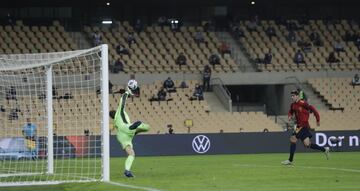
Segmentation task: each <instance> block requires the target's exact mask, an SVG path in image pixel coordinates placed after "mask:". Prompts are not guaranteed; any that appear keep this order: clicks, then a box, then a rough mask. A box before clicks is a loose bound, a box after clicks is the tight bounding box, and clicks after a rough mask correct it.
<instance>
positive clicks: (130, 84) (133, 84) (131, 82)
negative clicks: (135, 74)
mask: <svg viewBox="0 0 360 191" xmlns="http://www.w3.org/2000/svg"><path fill="white" fill-rule="evenodd" d="M128 87H129V89H130V90H135V89H136V88H137V87H138V83H137V81H136V80H129V82H128Z"/></svg>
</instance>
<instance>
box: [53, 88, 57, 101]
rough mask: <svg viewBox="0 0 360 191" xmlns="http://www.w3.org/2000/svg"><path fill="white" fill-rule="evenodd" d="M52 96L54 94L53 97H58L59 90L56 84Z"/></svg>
mask: <svg viewBox="0 0 360 191" xmlns="http://www.w3.org/2000/svg"><path fill="white" fill-rule="evenodd" d="M52 96H53V99H57V98H58V92H57V88H56V87H55V86H53V87H52Z"/></svg>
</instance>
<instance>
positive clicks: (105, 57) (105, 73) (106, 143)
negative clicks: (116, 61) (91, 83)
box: [101, 44, 110, 181]
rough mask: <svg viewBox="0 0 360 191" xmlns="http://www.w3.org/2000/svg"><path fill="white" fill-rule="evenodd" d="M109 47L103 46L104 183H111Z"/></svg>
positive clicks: (102, 129)
mask: <svg viewBox="0 0 360 191" xmlns="http://www.w3.org/2000/svg"><path fill="white" fill-rule="evenodd" d="M108 64H109V63H108V45H107V44H103V45H101V65H102V66H101V96H102V99H101V100H102V111H103V113H102V115H103V116H102V128H101V131H102V138H103V141H102V160H103V163H102V164H103V168H102V170H103V177H102V181H110V161H109V157H110V156H109V155H110V141H109V70H108Z"/></svg>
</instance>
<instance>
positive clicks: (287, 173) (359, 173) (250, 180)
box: [0, 152, 360, 191]
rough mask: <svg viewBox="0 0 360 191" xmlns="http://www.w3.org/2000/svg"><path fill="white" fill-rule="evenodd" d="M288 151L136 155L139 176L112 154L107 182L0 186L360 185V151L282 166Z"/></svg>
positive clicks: (272, 190)
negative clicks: (130, 175) (125, 172)
mask: <svg viewBox="0 0 360 191" xmlns="http://www.w3.org/2000/svg"><path fill="white" fill-rule="evenodd" d="M287 158H288V154H286V153H284V154H242V155H203V156H176V157H173V156H172V157H137V158H136V159H135V162H134V164H133V169H132V171H133V173H134V174H135V176H136V178H134V179H126V178H124V177H123V174H122V173H123V166H124V160H125V158H111V166H110V167H111V181H113V182H115V183H114V184H109V183H100V182H93V183H72V184H60V185H51V186H26V187H24V186H22V187H0V190H1V191H45V190H53V191H99V190H106V191H108V190H124V191H128V190H129V191H130V190H153V191H157V190H161V191H165V190H166V191H167V190H169V191H183V190H186V191H192V190H204V191H211V190H214V191H215V190H216V191H218V190H224V191H228V190H229V191H230V190H234V191H239V190H251V191H257V190H264V191H281V190H286V191H287V190H306V191H309V190H320V191H321V190H323V191H331V190H334V191H339V190H354V191H355V190H356V191H358V190H360V152H337V153H331V158H330V160H326V159H325V156H324V155H323V154H322V153H296V154H295V164H294V165H293V166H281V165H280V162H281V161H282V160H285V159H287Z"/></svg>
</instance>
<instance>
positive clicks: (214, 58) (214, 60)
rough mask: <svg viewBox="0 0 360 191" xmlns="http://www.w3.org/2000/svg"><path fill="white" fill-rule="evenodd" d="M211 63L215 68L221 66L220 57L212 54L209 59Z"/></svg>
mask: <svg viewBox="0 0 360 191" xmlns="http://www.w3.org/2000/svg"><path fill="white" fill-rule="evenodd" d="M209 63H210V64H211V65H212V66H213V67H215V65H217V64H220V57H219V56H218V55H217V54H212V55H211V56H210V58H209Z"/></svg>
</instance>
